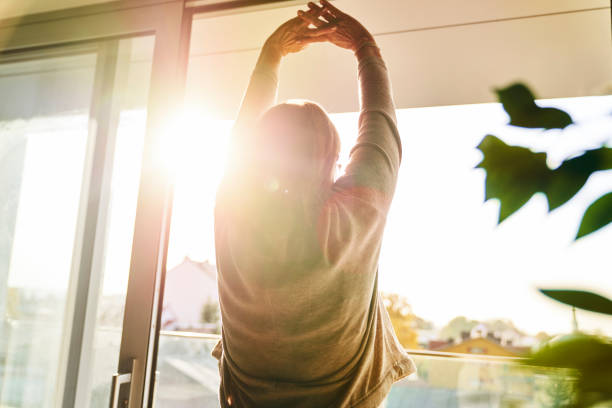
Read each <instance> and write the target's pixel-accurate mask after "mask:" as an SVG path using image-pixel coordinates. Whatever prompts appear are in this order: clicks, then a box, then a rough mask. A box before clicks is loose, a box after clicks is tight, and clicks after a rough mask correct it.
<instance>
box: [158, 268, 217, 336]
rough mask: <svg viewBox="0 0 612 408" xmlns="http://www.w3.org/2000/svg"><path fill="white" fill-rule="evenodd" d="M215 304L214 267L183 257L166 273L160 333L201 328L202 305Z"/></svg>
mask: <svg viewBox="0 0 612 408" xmlns="http://www.w3.org/2000/svg"><path fill="white" fill-rule="evenodd" d="M218 302H219V295H218V292H217V268H216V267H215V265H213V264H211V263H210V262H209V261H204V262H198V261H194V260H191V259H189V258H188V257H185V259H184V260H183V262H181V263H180V264H178V265H177V266H175V267H174V268H172V269H170V270H168V271H167V272H166V286H165V290H164V303H163V311H162V330H184V329H200V328H202V326H203V322H202V310H203V308H204V306H205V305H206V304H210V303H215V304H216V303H218Z"/></svg>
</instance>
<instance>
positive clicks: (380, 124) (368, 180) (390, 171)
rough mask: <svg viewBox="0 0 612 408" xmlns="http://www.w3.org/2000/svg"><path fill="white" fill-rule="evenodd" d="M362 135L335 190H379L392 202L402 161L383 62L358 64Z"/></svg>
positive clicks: (370, 59) (367, 60) (369, 60)
mask: <svg viewBox="0 0 612 408" xmlns="http://www.w3.org/2000/svg"><path fill="white" fill-rule="evenodd" d="M359 85H360V99H361V101H360V102H361V111H360V115H359V135H358V138H357V143H356V144H355V145H354V146H353V148H352V149H351V154H350V161H349V164H348V166H347V168H346V172H345V174H344V176H342V177H341V178H339V179H338V180H337V182H336V186H335V187H336V188H340V189H347V188H349V189H357V191H359V190H362V189H363V188H366V189H373V190H376V191H377V192H378V193H382V194H383V195H384V196H385V197H386V199H387V200H386V201H389V202H390V201H391V197H392V195H393V192H394V190H395V184H396V181H397V174H398V170H399V165H400V161H401V157H402V147H401V140H400V137H399V132H398V130H397V124H396V117H395V108H394V105H393V99H392V95H391V85H390V81H389V75H388V72H387V68H386V66H385V63H384V61H383V60H382V58H380V57H377V56H370V57H367V58H364V59H362V60H360V61H359Z"/></svg>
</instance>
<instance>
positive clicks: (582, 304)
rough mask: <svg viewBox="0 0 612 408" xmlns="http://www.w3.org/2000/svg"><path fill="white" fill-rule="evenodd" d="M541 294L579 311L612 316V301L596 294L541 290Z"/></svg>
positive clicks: (577, 291)
mask: <svg viewBox="0 0 612 408" xmlns="http://www.w3.org/2000/svg"><path fill="white" fill-rule="evenodd" d="M540 292H542V293H543V294H545V295H546V296H548V297H550V298H552V299H555V300H556V301H559V302H561V303H565V304H566V305H570V306H574V307H577V308H578V309H584V310H588V311H590V312H598V313H604V314H608V315H612V300H610V299H608V298H606V297H604V296H601V295H598V294H596V293H592V292H587V291H583V290H570V289H540Z"/></svg>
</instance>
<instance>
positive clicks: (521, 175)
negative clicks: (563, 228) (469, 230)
mask: <svg viewBox="0 0 612 408" xmlns="http://www.w3.org/2000/svg"><path fill="white" fill-rule="evenodd" d="M478 149H480V151H481V152H482V153H483V155H484V158H483V160H482V161H481V162H480V163H479V164H478V166H477V167H479V168H482V169H484V170H485V171H486V172H487V177H486V182H485V200H489V199H492V198H497V199H499V201H500V212H499V222H502V221H503V220H505V219H506V218H507V217H508V216H510V215H512V214H513V213H514V212H515V211H517V210H518V209H519V208H521V207H522V206H523V205H524V204H525V203H526V202H527V201H529V199H530V198H531V197H532V196H533V195H534V194H536V193H538V192H542V193H544V194H545V195H546V198H547V200H548V207H549V210H554V209H555V208H557V207H559V206H561V205H562V204H564V203H566V202H567V201H568V200H569V199H571V198H572V197H573V196H574V195H575V194H576V193H577V192H578V191H579V190H580V189H581V188H582V187H583V186H584V184H585V183H586V181H587V180H588V178H589V176H590V175H591V174H592V173H594V172H596V171H599V170H607V169H610V168H612V149H610V148H606V147H602V148H599V149H594V150H588V151H586V152H585V153H584V154H582V155H580V156H578V157H574V158H572V159H569V160H566V161H564V162H563V163H562V164H561V166H559V167H558V168H557V169H555V170H551V169H550V168H549V167H548V166H547V164H546V155H545V154H544V153H534V152H532V151H531V150H529V149H526V148H524V147H518V146H509V145H507V144H505V143H504V142H502V141H501V140H499V139H498V138H497V137H495V136H492V135H487V136H486V137H485V138H484V139H483V140H482V142H480V144H479V145H478Z"/></svg>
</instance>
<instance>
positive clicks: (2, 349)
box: [0, 54, 96, 407]
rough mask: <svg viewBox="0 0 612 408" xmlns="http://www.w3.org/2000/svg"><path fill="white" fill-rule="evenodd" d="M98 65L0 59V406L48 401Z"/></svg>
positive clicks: (80, 59) (73, 59)
mask: <svg viewBox="0 0 612 408" xmlns="http://www.w3.org/2000/svg"><path fill="white" fill-rule="evenodd" d="M95 65H96V55H95V54H84V55H75V56H65V57H57V58H49V59H41V60H30V61H25V62H16V63H5V64H0V93H2V95H4V96H3V103H2V104H1V105H0V319H1V320H0V406H8V407H51V406H55V400H54V398H55V397H56V396H55V392H56V387H57V381H58V370H59V368H60V365H61V364H63V362H62V361H60V355H61V350H62V342H63V341H66V337H65V336H63V326H64V324H65V323H66V322H65V318H66V316H67V315H68V313H67V311H66V310H65V303H66V296H67V290H68V287H69V284H70V277H71V271H72V262H73V256H74V254H73V248H74V246H75V231H76V228H77V216H78V212H79V205H80V200H81V186H82V185H83V181H84V180H83V174H84V165H85V157H86V145H87V142H88V128H89V104H90V101H91V98H92V89H93V82H94V71H95Z"/></svg>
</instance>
